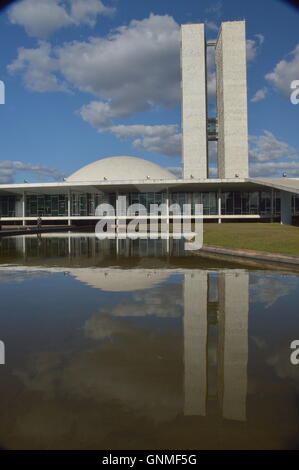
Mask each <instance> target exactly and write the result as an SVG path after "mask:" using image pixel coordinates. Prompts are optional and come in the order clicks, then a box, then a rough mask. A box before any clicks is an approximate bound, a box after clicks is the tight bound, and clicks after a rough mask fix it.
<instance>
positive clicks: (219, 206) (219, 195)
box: [218, 189, 222, 224]
mask: <svg viewBox="0 0 299 470" xmlns="http://www.w3.org/2000/svg"><path fill="white" fill-rule="evenodd" d="M218 215H220V216H221V190H220V189H219V191H218ZM221 222H222V220H221V217H219V219H218V224H221Z"/></svg>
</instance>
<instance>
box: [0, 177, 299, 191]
mask: <svg viewBox="0 0 299 470" xmlns="http://www.w3.org/2000/svg"><path fill="white" fill-rule="evenodd" d="M263 188H264V189H265V188H266V189H268V188H273V189H277V190H282V191H288V192H291V193H296V194H299V178H245V179H242V178H231V179H218V178H207V179H196V178H194V179H188V180H186V179H179V178H178V179H167V180H154V179H146V180H119V181H106V180H101V181H86V182H81V181H80V182H68V181H63V182H59V183H55V182H53V183H21V184H20V183H17V184H0V194H1V193H5V194H20V195H22V194H23V192H24V191H25V192H26V193H28V194H49V193H51V194H61V193H62V194H65V193H67V192H68V191H69V190H71V191H76V192H98V191H103V192H111V191H118V190H120V191H134V192H135V191H136V192H142V191H144V192H147V191H148V192H154V191H157V192H159V191H165V190H166V189H170V190H171V191H198V190H200V191H217V190H219V189H221V190H222V191H238V190H240V189H242V190H243V191H254V190H257V189H263Z"/></svg>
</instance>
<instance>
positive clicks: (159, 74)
mask: <svg viewBox="0 0 299 470" xmlns="http://www.w3.org/2000/svg"><path fill="white" fill-rule="evenodd" d="M239 19H245V20H246V28H247V53H248V56H247V57H248V58H247V64H248V105H249V134H250V166H251V170H250V172H251V175H252V176H281V175H282V173H284V172H286V173H287V175H288V176H299V133H298V123H299V119H298V118H299V105H297V106H296V105H294V104H292V103H291V101H290V93H291V90H290V84H291V82H292V81H293V80H299V34H298V30H299V28H298V22H299V10H298V11H296V10H295V9H294V8H292V7H290V6H288V5H286V4H285V3H283V2H281V1H279V0H259V1H257V0H252V1H251V2H240V1H236V0H223V1H217V0H216V1H213V2H211V1H204V0H200V1H198V0H197V1H195V0H185V1H184V2H182V1H178V0H177V1H176V0H159V1H156V0H154V1H147V2H141V1H140V0H103V1H100V0H21V1H19V2H16V3H15V4H13V6H12V7H10V8H8V9H6V10H4V11H3V12H2V13H1V15H0V41H1V45H2V47H1V53H0V80H2V81H3V82H4V83H5V86H6V103H5V105H0V123H1V128H0V136H1V160H0V183H5V182H14V181H15V182H19V181H23V179H24V177H26V179H28V180H29V181H39V180H42V181H51V180H53V179H56V180H61V179H62V177H63V176H67V175H69V174H70V173H72V172H73V171H76V170H77V169H78V168H80V167H81V166H84V165H85V164H88V163H90V162H92V161H94V160H97V159H100V158H105V157H109V156H113V155H133V156H138V157H142V158H145V159H148V160H151V161H153V162H156V163H158V164H160V165H162V166H165V167H169V168H173V169H176V171H179V168H180V166H181V156H180V140H181V110H180V69H179V38H180V34H179V25H180V24H182V23H189V22H191V23H196V22H205V23H206V26H207V27H206V30H207V37H208V38H211V39H212V38H215V37H216V36H217V27H218V26H219V24H220V23H221V21H227V20H239ZM3 45H4V46H3ZM212 62H213V60H212V57H209V60H208V63H209V74H208V79H209V97H210V114H211V115H212V114H213V108H214V105H213V103H214V80H215V74H214V69H213V66H212ZM211 155H212V156H213V155H215V148H211ZM212 160H213V159H212ZM212 166H215V165H214V164H213V165H212ZM211 175H215V170H212V172H211Z"/></svg>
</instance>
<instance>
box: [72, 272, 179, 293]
mask: <svg viewBox="0 0 299 470" xmlns="http://www.w3.org/2000/svg"><path fill="white" fill-rule="evenodd" d="M70 273H71V274H72V275H73V276H74V277H75V278H76V279H78V281H80V282H83V283H84V284H88V285H89V286H91V287H95V288H96V289H101V290H104V291H109V292H130V291H135V290H144V289H151V288H152V287H154V286H156V285H158V284H161V283H162V282H164V281H165V280H166V279H168V277H169V276H170V274H169V272H165V271H154V270H149V269H134V270H132V269H109V268H107V269H86V268H85V269H71V270H70Z"/></svg>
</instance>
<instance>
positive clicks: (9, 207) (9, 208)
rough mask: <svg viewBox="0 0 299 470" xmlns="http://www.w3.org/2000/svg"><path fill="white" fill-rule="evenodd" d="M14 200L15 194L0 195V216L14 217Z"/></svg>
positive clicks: (15, 198) (15, 199)
mask: <svg viewBox="0 0 299 470" xmlns="http://www.w3.org/2000/svg"><path fill="white" fill-rule="evenodd" d="M16 201H17V197H16V196H0V216H1V217H15V213H16Z"/></svg>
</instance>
